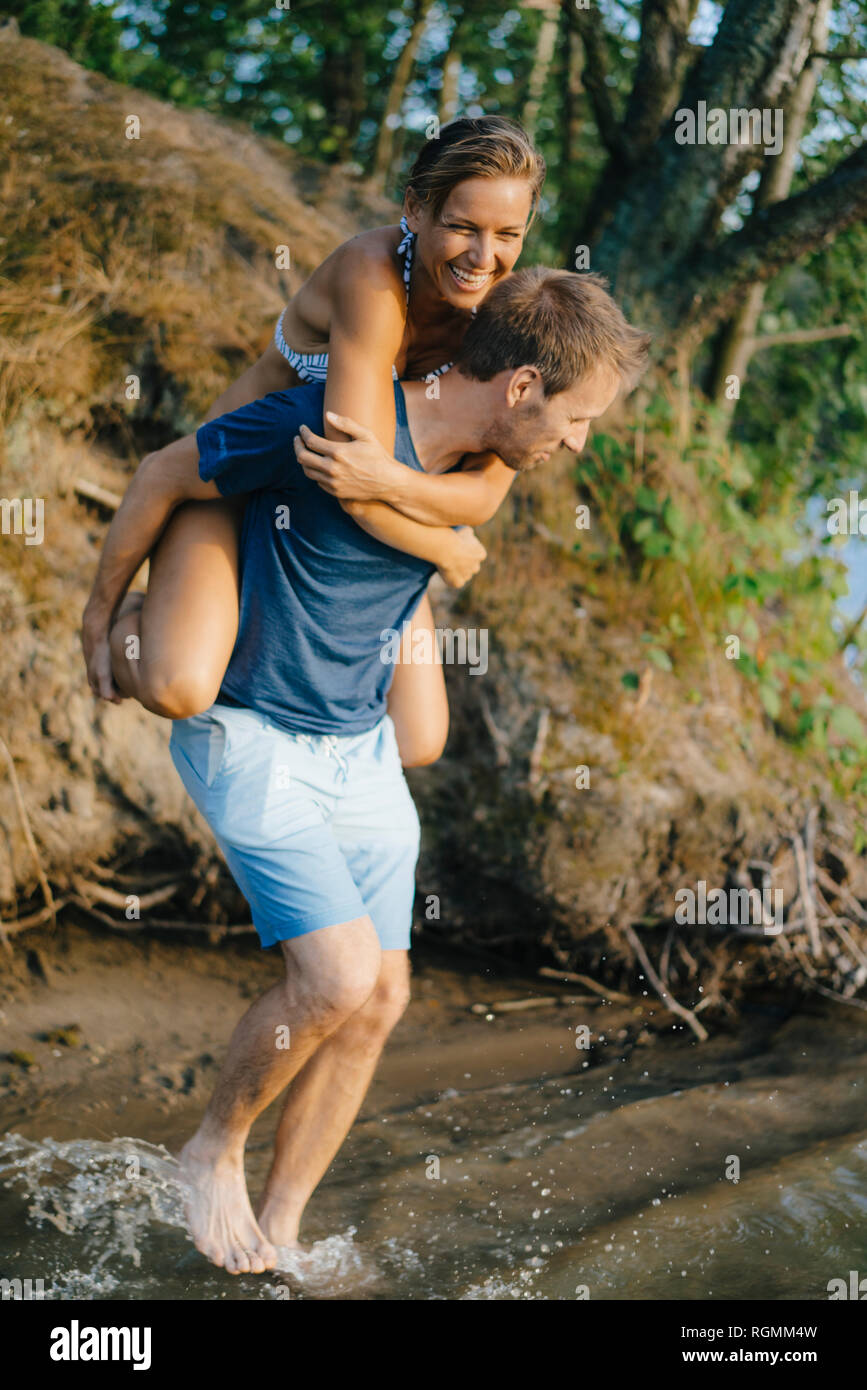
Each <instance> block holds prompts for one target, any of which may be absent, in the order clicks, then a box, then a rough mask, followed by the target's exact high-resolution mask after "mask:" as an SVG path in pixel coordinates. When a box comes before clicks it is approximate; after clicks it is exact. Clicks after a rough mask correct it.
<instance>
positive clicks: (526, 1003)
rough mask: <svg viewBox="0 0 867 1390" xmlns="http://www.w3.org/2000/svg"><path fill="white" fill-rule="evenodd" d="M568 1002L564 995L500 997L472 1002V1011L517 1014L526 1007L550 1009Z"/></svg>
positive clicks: (474, 1012) (477, 1012)
mask: <svg viewBox="0 0 867 1390" xmlns="http://www.w3.org/2000/svg"><path fill="white" fill-rule="evenodd" d="M566 1002H567V1001H566V1000H565V999H563V997H562V995H536V996H534V997H533V998H532V999H499V1000H495V1001H494V1002H493V1003H492V1004H471V1005H470V1013H473V1014H516V1013H519V1012H522V1011H523V1010H524V1009H546V1008H548V1009H549V1008H552V1007H556V1006H557V1005H558V1004H565V1003H566ZM568 1002H571V1001H568Z"/></svg>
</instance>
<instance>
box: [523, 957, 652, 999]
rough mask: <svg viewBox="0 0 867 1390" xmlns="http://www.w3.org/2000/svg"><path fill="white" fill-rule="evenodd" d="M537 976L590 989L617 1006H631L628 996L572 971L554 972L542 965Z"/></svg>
mask: <svg viewBox="0 0 867 1390" xmlns="http://www.w3.org/2000/svg"><path fill="white" fill-rule="evenodd" d="M539 974H540V975H542V976H544V978H545V979H546V980H562V981H563V983H564V984H569V985H583V986H584V988H585V989H590V990H592V991H593V992H594V994H600V995H601V996H602V998H603V999H614V1000H616V1001H617V1003H618V1004H631V1003H632V999H631V998H630V996H629V995H628V994H621V993H620V992H619V991H618V990H616V989H609V988H608V986H607V985H600V984H599V983H598V981H596V980H591V978H590V976H589V975H579V974H578V973H577V972H576V971H574V970H555V969H554V968H553V966H550V965H543V966H541V967H540V969H539Z"/></svg>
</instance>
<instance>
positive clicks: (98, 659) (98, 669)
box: [81, 611, 121, 705]
mask: <svg viewBox="0 0 867 1390" xmlns="http://www.w3.org/2000/svg"><path fill="white" fill-rule="evenodd" d="M81 645H82V649H83V651H84V664H85V666H86V668H87V683H88V685H89V686H90V688H91V690H92V691H93V693H94V695H95V696H96V697H97V699H101V700H110V701H111V703H112V704H113V705H117V704H120V699H121V695H120V691H119V690H118V688H117V686H116V685H115V683H114V676H113V675H112V670H111V648H110V647H109V643H108V622H107V621H106V620H104V619H100V618H99V617H93V616H91V614H89V613H88V612H87V611H85V614H84V619H83V621H82V625H81Z"/></svg>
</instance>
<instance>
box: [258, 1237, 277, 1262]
mask: <svg viewBox="0 0 867 1390" xmlns="http://www.w3.org/2000/svg"><path fill="white" fill-rule="evenodd" d="M256 1253H257V1254H258V1256H259V1259H260V1260H261V1261H262V1268H263V1269H276V1267H277V1251H276V1250H275V1249H274V1246H273V1245H272V1244H271V1242H270V1240H266V1239H265V1237H264V1236H260V1237H259V1240H258V1242H257V1245H256Z"/></svg>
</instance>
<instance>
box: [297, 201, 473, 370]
mask: <svg viewBox="0 0 867 1390" xmlns="http://www.w3.org/2000/svg"><path fill="white" fill-rule="evenodd" d="M400 230H401V231H402V232H403V239H402V240H401V242H400V244H399V245H398V248H397V254H398V255H399V256H402V257H403V283H404V286H405V288H406V302H407V305H408V304H409V283H410V279H411V277H412V258H413V252H414V250H415V236H416V234H415V232H411V231H410V229H409V224H408V223H407V220H406V218H405V217H402V218H401V219H400ZM287 307H288V306H287ZM285 313H286V310H285V309H284V310H283V314H285ZM283 314H281V315H280V317H279V319H278V320H277V327H276V328H275V329H274V345H275V347H276V348H277V351H278V352H279V353H280V354H281V355H282V356H283V357H285V358H286V361H287V362H288V363H289V366H290V367H292V368H294V370H295V371H296V372H297V373H298V375H299V376H300V377H301V380H302V381H324V380H325V378H326V377H327V375H328V353H327V352H296V351H295V349H294V348H291V347H290V346H289V344H288V343H287V342H286V339H285V338H284V337H283ZM451 365H452V364H451V362H446V363H445V365H444V366H442V367H437V368H436V370H435V371H432V372H427V373H426V374H425V377H424V380H425V381H429V380H430V378H431V377H434V376H443V375H444V374H445V373H446V372H447V371H448V370H449V368H450V367H451ZM391 374H392V376H393V377H394V380H395V381H397V380H398V376H397V368H396V367H392V369H391Z"/></svg>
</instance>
